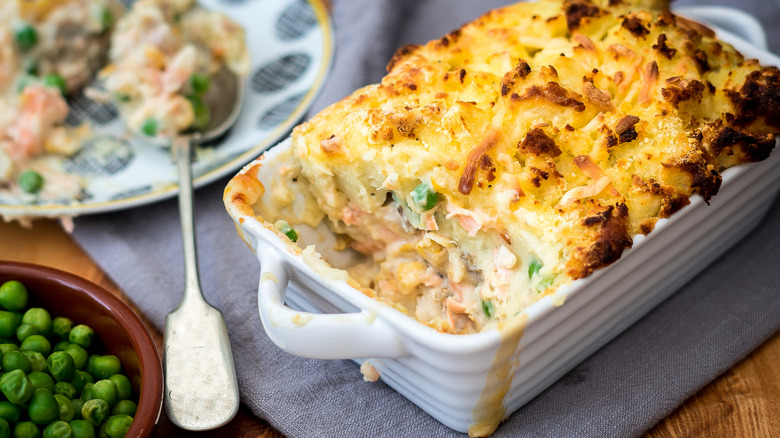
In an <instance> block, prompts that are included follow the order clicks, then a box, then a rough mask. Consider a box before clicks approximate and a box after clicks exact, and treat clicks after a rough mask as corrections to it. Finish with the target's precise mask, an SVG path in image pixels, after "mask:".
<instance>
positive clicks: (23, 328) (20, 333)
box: [16, 324, 38, 342]
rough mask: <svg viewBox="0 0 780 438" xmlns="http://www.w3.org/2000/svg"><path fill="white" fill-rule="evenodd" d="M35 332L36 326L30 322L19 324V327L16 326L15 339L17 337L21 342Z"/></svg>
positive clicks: (36, 332)
mask: <svg viewBox="0 0 780 438" xmlns="http://www.w3.org/2000/svg"><path fill="white" fill-rule="evenodd" d="M37 334H38V327H36V326H34V325H32V324H19V327H17V328H16V339H18V340H19V342H22V341H24V340H25V339H27V338H29V337H30V336H32V335H37Z"/></svg>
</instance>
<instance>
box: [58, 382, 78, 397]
mask: <svg viewBox="0 0 780 438" xmlns="http://www.w3.org/2000/svg"><path fill="white" fill-rule="evenodd" d="M54 393H55V394H62V395H64V396H65V397H68V398H70V399H72V398H74V397H76V394H78V392H77V391H76V387H75V386H73V384H72V383H70V382H57V383H55V384H54Z"/></svg>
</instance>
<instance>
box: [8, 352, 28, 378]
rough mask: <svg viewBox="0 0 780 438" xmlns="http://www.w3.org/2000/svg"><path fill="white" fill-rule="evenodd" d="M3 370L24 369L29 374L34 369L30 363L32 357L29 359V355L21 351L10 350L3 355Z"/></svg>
mask: <svg viewBox="0 0 780 438" xmlns="http://www.w3.org/2000/svg"><path fill="white" fill-rule="evenodd" d="M3 370H5V371H13V370H22V371H23V372H24V373H25V374H27V373H29V372H30V371H32V364H30V359H27V356H25V355H24V353H22V352H21V351H9V352H8V353H7V354H5V355H3Z"/></svg>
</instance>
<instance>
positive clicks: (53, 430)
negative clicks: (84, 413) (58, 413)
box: [43, 420, 73, 438]
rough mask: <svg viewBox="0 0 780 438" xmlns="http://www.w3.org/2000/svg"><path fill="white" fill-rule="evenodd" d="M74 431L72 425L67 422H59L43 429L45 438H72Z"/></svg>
mask: <svg viewBox="0 0 780 438" xmlns="http://www.w3.org/2000/svg"><path fill="white" fill-rule="evenodd" d="M72 437H73V430H72V429H71V428H70V424H68V423H67V422H65V421H62V420H57V421H55V422H53V423H51V424H49V425H48V426H46V428H45V429H43V438H72Z"/></svg>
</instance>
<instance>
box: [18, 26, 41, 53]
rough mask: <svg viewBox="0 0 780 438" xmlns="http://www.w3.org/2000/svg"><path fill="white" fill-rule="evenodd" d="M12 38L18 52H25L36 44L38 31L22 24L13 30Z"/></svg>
mask: <svg viewBox="0 0 780 438" xmlns="http://www.w3.org/2000/svg"><path fill="white" fill-rule="evenodd" d="M14 38H15V39H16V46H17V47H19V50H21V51H22V52H26V51H28V50H30V49H32V48H33V47H35V45H36V44H37V43H38V31H37V30H35V28H34V27H32V26H31V25H29V24H27V23H24V24H22V25H19V26H17V27H16V29H14Z"/></svg>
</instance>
